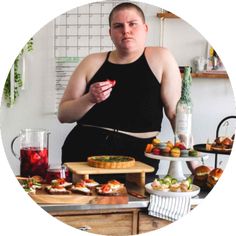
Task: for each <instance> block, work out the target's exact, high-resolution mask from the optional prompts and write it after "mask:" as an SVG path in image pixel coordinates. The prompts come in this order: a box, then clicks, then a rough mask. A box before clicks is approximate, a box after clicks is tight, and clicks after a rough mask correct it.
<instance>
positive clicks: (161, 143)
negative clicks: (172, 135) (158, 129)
mask: <svg viewBox="0 0 236 236" xmlns="http://www.w3.org/2000/svg"><path fill="white" fill-rule="evenodd" d="M166 146H167V144H166V143H164V142H160V143H159V144H158V147H159V148H160V149H164V148H166Z"/></svg>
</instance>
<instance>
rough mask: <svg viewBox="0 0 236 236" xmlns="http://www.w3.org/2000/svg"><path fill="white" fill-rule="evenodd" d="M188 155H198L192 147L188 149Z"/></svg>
mask: <svg viewBox="0 0 236 236" xmlns="http://www.w3.org/2000/svg"><path fill="white" fill-rule="evenodd" d="M188 155H189V156H190V157H197V156H198V151H197V150H194V149H191V150H189V152H188Z"/></svg>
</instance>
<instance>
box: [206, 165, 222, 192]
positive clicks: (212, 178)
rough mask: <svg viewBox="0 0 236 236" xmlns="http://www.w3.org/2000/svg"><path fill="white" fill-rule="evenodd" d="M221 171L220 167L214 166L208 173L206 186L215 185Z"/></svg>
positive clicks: (211, 186)
mask: <svg viewBox="0 0 236 236" xmlns="http://www.w3.org/2000/svg"><path fill="white" fill-rule="evenodd" d="M222 173H223V170H222V169H221V168H215V169H213V170H212V171H211V172H210V173H209V175H208V178H207V186H208V187H209V188H210V189H212V188H213V187H214V186H215V185H216V183H217V182H218V180H219V178H220V177H221V175H222Z"/></svg>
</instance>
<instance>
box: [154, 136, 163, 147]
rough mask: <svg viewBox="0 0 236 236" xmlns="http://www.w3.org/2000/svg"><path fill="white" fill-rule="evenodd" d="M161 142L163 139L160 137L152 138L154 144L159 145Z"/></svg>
mask: <svg viewBox="0 0 236 236" xmlns="http://www.w3.org/2000/svg"><path fill="white" fill-rule="evenodd" d="M160 142H161V140H160V139H158V138H154V139H153V140H152V144H153V146H155V147H156V146H158V144H159V143H160Z"/></svg>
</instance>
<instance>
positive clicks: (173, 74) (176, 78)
mask: <svg viewBox="0 0 236 236" xmlns="http://www.w3.org/2000/svg"><path fill="white" fill-rule="evenodd" d="M163 60H164V61H163V73H162V80H161V98H162V101H163V104H164V110H165V114H166V116H167V118H168V119H169V121H170V123H171V126H172V129H173V131H174V130H175V115H176V105H177V102H178V100H179V98H180V95H181V75H180V71H179V67H178V65H177V63H176V61H175V59H174V57H173V56H172V55H171V54H170V52H169V51H167V50H166V51H165V54H164V56H163Z"/></svg>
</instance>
